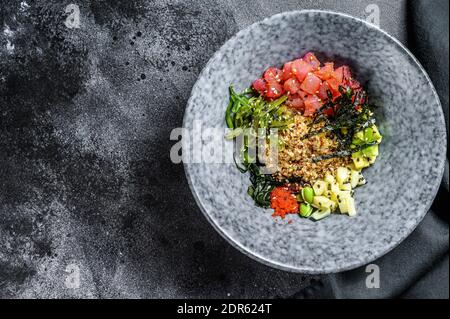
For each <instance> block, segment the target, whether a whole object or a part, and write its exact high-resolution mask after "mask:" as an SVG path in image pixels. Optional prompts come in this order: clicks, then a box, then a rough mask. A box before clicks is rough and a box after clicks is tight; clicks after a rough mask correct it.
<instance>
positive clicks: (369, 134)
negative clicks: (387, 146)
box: [364, 127, 374, 143]
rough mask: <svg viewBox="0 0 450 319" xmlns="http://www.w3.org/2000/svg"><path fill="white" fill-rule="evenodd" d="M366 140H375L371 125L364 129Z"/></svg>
mask: <svg viewBox="0 0 450 319" xmlns="http://www.w3.org/2000/svg"><path fill="white" fill-rule="evenodd" d="M364 140H365V141H366V142H369V143H370V142H373V141H374V138H373V129H372V128H371V127H367V128H365V129H364Z"/></svg>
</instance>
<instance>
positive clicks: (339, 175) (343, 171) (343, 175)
mask: <svg viewBox="0 0 450 319" xmlns="http://www.w3.org/2000/svg"><path fill="white" fill-rule="evenodd" d="M336 179H337V181H338V183H339V184H343V183H346V182H347V179H348V169H347V168H346V167H338V169H337V170H336Z"/></svg>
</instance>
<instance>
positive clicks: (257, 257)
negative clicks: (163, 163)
mask: <svg viewBox="0 0 450 319" xmlns="http://www.w3.org/2000/svg"><path fill="white" fill-rule="evenodd" d="M310 13H318V14H329V15H335V16H340V17H343V18H346V19H349V20H350V21H352V22H357V23H362V24H363V25H365V26H366V27H368V28H370V29H374V30H376V31H378V32H381V34H382V35H383V36H386V37H387V38H388V39H389V40H391V41H393V42H394V43H395V44H396V45H398V46H399V47H400V48H401V49H402V50H403V51H404V52H405V53H406V54H407V55H408V57H409V58H410V59H411V60H412V61H413V62H414V63H415V64H416V65H417V66H418V68H419V70H420V71H421V72H422V73H423V75H424V76H425V78H426V80H427V82H428V84H429V85H430V86H431V89H432V93H433V95H434V97H435V100H436V102H437V104H438V106H439V110H438V114H439V116H438V117H439V119H438V120H439V122H440V123H438V126H441V127H444V129H443V132H444V134H445V140H447V139H448V137H447V130H446V129H445V119H444V114H443V110H442V104H441V101H440V98H439V95H438V93H437V91H436V89H435V87H434V84H433V82H432V81H431V78H430V77H429V75H428V73H427V72H426V70H425V69H424V67H423V66H422V64H421V63H420V62H419V61H418V59H417V58H416V57H415V56H414V54H413V53H412V52H411V51H410V50H409V49H408V48H407V47H406V46H405V45H404V44H403V43H401V42H400V41H399V40H398V39H396V38H395V37H394V36H392V35H390V34H389V33H387V32H386V31H384V30H383V29H381V28H380V27H378V26H376V25H374V24H372V23H369V22H367V21H365V20H363V19H361V18H357V17H354V16H352V15H349V14H346V13H342V12H336V11H331V10H318V9H304V10H292V11H283V12H280V13H277V14H274V15H272V16H269V17H266V18H264V19H262V20H259V21H256V22H254V23H252V24H250V25H248V26H247V27H245V28H243V29H241V30H239V31H238V32H237V33H235V34H234V35H233V36H232V37H230V38H229V39H228V40H227V41H225V43H224V44H222V45H221V46H220V48H219V49H217V50H216V51H215V53H214V54H213V55H212V56H211V57H210V59H209V60H208V62H207V63H206V64H205V66H204V67H203V69H202V71H201V72H200V74H199V75H198V77H197V81H196V82H195V84H194V85H193V87H192V90H191V94H190V97H189V99H188V101H187V103H186V108H185V112H184V116H183V127H186V125H185V124H186V121H187V120H186V117H187V111H188V109H190V107H191V105H192V103H193V101H192V100H193V94H192V93H193V92H194V91H196V90H197V89H198V88H199V86H200V84H199V81H198V79H199V78H202V77H203V76H205V74H206V70H207V69H209V66H210V65H211V64H212V63H213V61H214V60H215V58H216V57H217V56H218V55H219V54H220V52H222V51H223V49H225V48H227V46H229V45H230V43H231V42H232V41H234V39H236V38H238V37H240V36H241V35H243V34H245V33H246V32H249V30H251V29H252V28H254V27H256V26H258V25H261V24H264V23H267V22H270V21H272V20H276V19H279V18H281V17H283V16H287V15H300V14H310ZM444 148H445V150H444V152H443V153H442V154H441V155H440V157H441V159H440V160H439V172H440V173H439V175H438V177H439V178H436V182H435V183H434V185H433V190H432V191H431V193H430V195H432V196H429V198H428V203H427V205H426V209H425V210H424V211H423V212H422V213H421V215H420V216H419V218H418V219H417V222H415V223H414V225H412V226H411V227H410V228H409V229H408V230H407V231H406V232H405V233H404V234H403V236H401V237H400V238H398V239H397V240H396V241H395V242H394V243H393V244H389V245H386V246H385V247H386V248H385V249H384V250H382V251H381V252H378V253H376V254H373V255H371V256H370V257H366V258H362V259H360V260H358V261H356V262H353V263H349V264H346V265H341V266H339V265H338V267H330V268H320V266H319V267H317V268H311V267H293V266H290V265H286V264H284V263H281V262H278V261H275V260H271V259H269V258H267V257H264V256H262V255H260V254H258V253H255V252H253V251H251V250H249V249H248V248H247V247H245V246H244V245H242V244H241V243H240V242H239V241H237V240H235V239H234V238H233V237H232V236H230V235H229V234H227V233H226V232H225V231H224V230H223V229H222V228H221V227H220V226H219V225H217V224H216V223H215V222H214V220H213V219H212V217H211V216H210V215H209V213H208V212H207V211H206V209H205V207H204V206H203V204H202V202H201V200H200V198H199V197H198V194H197V192H196V190H195V187H194V185H193V184H192V179H191V177H190V173H189V166H190V165H195V164H190V163H184V162H183V167H184V172H185V176H186V179H187V182H188V185H189V188H190V190H191V193H192V194H193V196H194V199H195V202H196V204H197V206H198V207H199V208H200V210H201V212H202V213H203V215H205V217H206V219H207V220H208V222H209V223H210V224H211V225H212V226H213V228H214V229H215V230H216V231H217V232H218V233H219V234H220V235H221V236H222V237H223V238H224V239H225V240H226V241H227V242H228V243H230V244H231V246H233V247H234V248H236V249H237V250H238V251H240V252H242V253H243V254H245V255H246V256H248V257H250V258H251V259H253V260H256V261H258V262H260V263H262V264H264V265H267V266H270V267H272V268H276V269H280V270H284V271H288V272H293V273H303V274H311V275H318V274H333V273H340V272H343V271H347V270H352V269H356V268H358V267H361V266H364V265H367V264H369V263H371V262H373V261H375V260H377V259H379V258H380V257H382V256H384V255H386V254H387V253H389V252H390V251H392V250H393V249H394V248H396V247H397V246H398V245H399V244H400V243H402V242H403V241H404V240H405V239H406V238H407V237H409V235H411V233H412V232H413V231H414V230H415V229H416V228H417V226H418V225H419V224H420V223H421V222H422V220H423V219H424V217H425V215H426V214H427V213H428V211H429V210H430V207H431V205H432V203H433V201H434V198H435V197H436V194H437V192H438V191H439V187H440V185H441V181H442V178H443V175H444V169H445V161H446V160H445V159H446V155H445V154H446V153H447V143H445V146H444Z"/></svg>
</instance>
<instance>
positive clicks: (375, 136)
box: [372, 125, 383, 143]
mask: <svg viewBox="0 0 450 319" xmlns="http://www.w3.org/2000/svg"><path fill="white" fill-rule="evenodd" d="M372 130H373V140H374V141H377V143H380V142H381V140H382V138H383V136H382V135H381V134H380V131H378V127H377V126H376V125H373V126H372Z"/></svg>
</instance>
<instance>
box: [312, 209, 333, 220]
mask: <svg viewBox="0 0 450 319" xmlns="http://www.w3.org/2000/svg"><path fill="white" fill-rule="evenodd" d="M330 214H331V211H330V210H329V209H327V210H319V211H316V212H314V213H313V214H311V216H310V218H312V219H314V220H315V221H318V220H321V219H324V218H325V217H328V216H330Z"/></svg>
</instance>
